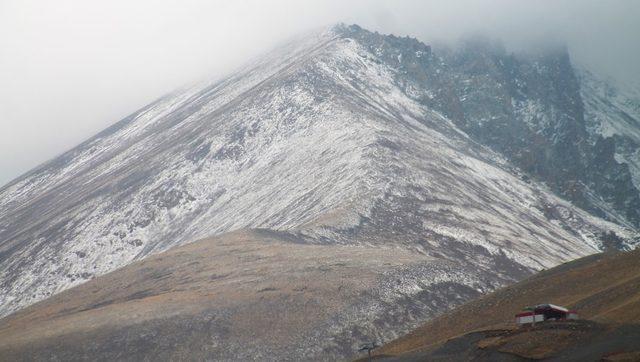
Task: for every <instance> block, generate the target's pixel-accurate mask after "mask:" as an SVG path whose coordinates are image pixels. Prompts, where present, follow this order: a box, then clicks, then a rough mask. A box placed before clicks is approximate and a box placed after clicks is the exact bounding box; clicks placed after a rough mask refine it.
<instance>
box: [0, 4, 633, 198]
mask: <svg viewBox="0 0 640 362" xmlns="http://www.w3.org/2000/svg"><path fill="white" fill-rule="evenodd" d="M638 19H640V2H637V1H606V2H605V1H585V0H573V1H535V2H534V1H530V2H523V1H506V0H495V1H471V0H467V1H409V0H403V1H398V0H394V1H382V0H373V1H363V0H355V1H344V0H342V1H334V0H327V1H285V0H277V1H276V0H272V1H268V2H267V1H259V0H255V1H222V0H221V1H195V0H186V1H184V0H183V1H136V2H132V1H81V0H76V1H55V2H47V1H29V0H21V1H6V0H5V1H0V84H1V86H0V185H3V184H6V183H7V182H9V181H10V180H11V179H14V178H15V177H17V176H19V175H20V174H22V173H24V172H26V171H28V170H29V169H31V168H33V167H35V166H37V165H38V164H40V163H42V162H44V161H46V160H48V159H50V158H53V157H54V156H56V155H58V154H60V153H62V152H64V151H65V150H68V149H70V148H72V147H73V146H75V145H76V144H78V143H80V142H82V141H83V140H85V139H87V138H88V137H90V136H92V135H93V134H95V133H97V132H98V131H100V130H102V129H103V128H105V127H107V126H108V125H110V124H112V123H115V122H116V121H118V120H120V119H122V118H124V117H125V116H127V115H128V114H130V113H131V112H133V111H135V110H136V109H138V108H140V107H142V106H144V105H145V104H147V103H149V102H150V101H152V100H154V99H156V98H157V97H159V96H162V95H163V94H165V93H168V92H169V91H171V90H173V89H175V88H177V87H179V86H182V85H184V84H187V83H190V82H193V81H196V80H199V79H207V78H218V77H221V76H223V75H225V74H227V73H229V72H230V71H232V70H233V69H234V68H235V67H237V66H238V65H240V64H242V63H243V62H245V61H246V60H248V59H249V58H251V57H253V56H256V55H258V54H260V53H262V52H264V51H267V50H268V49H269V48H271V47H273V46H274V45H275V44H276V43H278V42H281V41H283V40H285V39H286V38H288V37H291V36H294V35H296V34H298V33H301V32H304V31H307V30H310V29H313V28H319V27H322V26H329V25H331V24H333V23H337V22H344V23H348V24H349V23H357V24H359V25H361V26H362V27H364V28H366V29H369V30H375V31H379V32H381V33H393V34H396V35H402V36H404V35H409V36H413V37H416V38H418V39H420V40H422V41H424V42H425V43H431V42H455V41H456V40H457V39H459V38H460V37H462V36H466V35H469V34H475V33H481V34H484V35H487V36H489V37H492V38H498V39H501V40H502V41H503V42H504V43H505V45H506V47H507V49H508V50H512V51H520V50H525V49H527V48H528V47H529V46H530V44H533V43H536V44H539V43H540V42H541V41H542V42H544V41H549V42H565V43H566V44H567V46H568V48H569V50H570V52H571V55H572V57H573V59H574V61H576V62H578V63H581V64H584V65H586V66H588V67H590V68H591V69H593V70H595V71H597V72H599V73H601V74H603V75H606V76H610V77H613V78H614V79H616V80H618V81H620V82H625V83H640V61H638V60H639V59H640V41H638V35H639V34H640V22H638Z"/></svg>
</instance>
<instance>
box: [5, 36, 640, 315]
mask: <svg viewBox="0 0 640 362" xmlns="http://www.w3.org/2000/svg"><path fill="white" fill-rule="evenodd" d="M417 52H421V53H420V54H418V53H417ZM422 52H423V50H417V51H416V56H418V55H419V56H423V53H422ZM425 56H426V55H425ZM397 61H398V62H402V58H400V57H398V58H397ZM402 89H405V88H404V87H400V86H399V85H398V69H397V68H396V67H394V66H393V65H392V64H389V63H388V62H387V61H385V59H382V58H381V55H380V54H377V52H376V51H372V50H371V49H370V48H368V47H366V46H363V44H361V43H360V42H358V41H356V40H354V39H352V38H350V37H348V36H344V35H343V34H342V33H341V32H340V30H339V29H338V30H336V29H333V30H329V31H325V32H322V33H317V34H313V35H308V36H306V37H303V38H301V39H297V40H295V41H293V42H291V43H289V44H287V45H284V46H282V47H281V48H279V49H277V50H275V51H274V52H272V53H270V54H268V55H266V56H265V57H264V58H261V59H259V60H257V61H255V62H253V63H251V64H250V65H248V66H245V67H244V68H242V69H240V70H239V71H238V72H236V73H234V74H233V75H231V76H230V77H228V78H225V79H223V80H221V81H218V82H209V83H202V84H198V85H195V86H193V87H189V88H187V89H183V90H179V91H177V92H174V93H172V94H170V95H168V96H166V97H163V98H162V99H160V100H158V101H156V102H154V103H153V104H151V105H149V106H147V107H145V108H144V109H142V110H140V111H139V112H137V113H135V114H134V115H132V116H131V117H129V118H127V119H125V120H123V121H121V122H120V123H118V124H116V125H114V126H113V127H111V128H109V129H107V130H105V131H104V132H102V133H100V134H99V135H97V136H96V137H95V138H93V139H91V140H89V141H87V142H85V143H84V144H82V145H80V146H78V147H77V148H75V149H73V150H71V151H69V152H68V153H66V154H64V155H62V156H60V157H58V158H56V159H54V160H52V161H51V162H49V163H47V164H45V165H43V166H41V167H39V168H37V169H35V170H34V171H32V172H30V173H28V174H26V175H25V176H23V177H21V178H20V179H18V180H16V181H14V182H13V183H11V184H9V185H7V186H6V187H4V188H3V189H2V190H0V263H1V264H0V289H1V291H2V292H1V293H0V315H6V314H9V313H11V312H12V311H15V310H17V309H19V308H21V307H24V306H26V305H29V304H32V303H34V302H36V301H39V300H41V299H43V298H46V297H47V296H50V295H52V294H54V293H56V292H59V291H61V290H64V289H67V288H69V287H71V286H74V285H77V284H80V283H82V282H84V281H86V280H88V279H91V278H92V277H94V276H96V275H101V274H104V273H106V272H109V271H111V270H114V269H116V268H118V267H121V266H123V265H126V264H128V263H130V262H131V261H133V260H136V259H140V258H143V257H145V256H147V255H149V254H151V253H156V252H159V251H162V250H166V249H167V248H170V247H172V246H175V245H179V244H183V243H186V242H189V241H193V240H195V239H197V238H201V237H204V236H208V235H214V234H220V233H224V232H227V231H231V230H237V229H240V228H247V227H251V228H268V229H275V230H286V231H290V232H291V233H295V234H296V235H299V236H300V237H302V238H303V239H304V240H305V241H306V242H309V243H324V244H331V243H336V244H338V243H339V244H358V245H364V246H368V247H376V245H382V244H385V245H393V246H397V247H401V248H405V249H409V250H413V251H415V252H416V253H419V254H424V255H425V257H427V256H428V257H436V258H440V259H446V260H449V261H453V262H458V263H460V264H461V265H467V264H468V265H471V266H473V268H469V269H465V270H482V271H484V272H485V273H486V275H488V276H491V275H494V274H495V275H494V276H493V277H492V278H493V279H491V280H493V281H494V283H495V284H494V285H493V286H492V287H498V286H500V285H502V284H503V283H504V282H505V281H508V280H514V279H515V278H518V277H521V276H523V275H526V273H529V272H531V271H532V270H537V269H541V268H547V267H550V266H553V265H556V264H558V263H561V262H563V261H567V260H570V259H574V258H577V257H580V256H584V255H587V254H590V253H594V252H596V251H598V250H599V248H600V247H601V241H600V239H599V236H600V235H601V234H602V233H603V232H604V231H614V232H615V233H616V234H617V235H618V236H620V237H623V238H626V239H629V240H630V239H631V238H632V237H633V236H634V232H633V231H631V230H627V229H624V228H622V227H620V226H618V225H615V224H612V223H609V222H606V221H604V220H601V219H598V218H596V217H593V216H591V215H590V214H588V213H586V212H585V211H582V210H580V209H578V208H576V207H574V206H573V205H571V204H570V203H569V202H567V201H564V200H562V199H560V198H558V197H556V196H554V195H553V194H552V193H551V192H550V191H549V190H547V189H546V188H545V186H544V185H541V184H538V183H535V182H532V181H525V179H526V178H525V177H523V175H521V174H520V173H519V171H518V170H516V169H515V168H514V167H512V166H510V165H509V164H508V163H507V162H506V161H505V160H504V159H503V158H501V157H500V156H499V155H497V154H495V153H493V152H492V151H490V150H489V149H487V148H485V147H483V146H481V145H478V144H477V143H475V142H473V141H472V140H470V139H469V138H468V137H467V136H466V135H465V134H464V133H463V132H462V131H460V130H459V129H457V128H456V127H455V126H454V125H453V123H452V122H451V121H450V120H448V119H447V118H445V117H444V116H443V115H441V114H439V113H437V112H435V111H433V110H432V109H429V108H427V107H426V106H424V105H423V104H421V103H419V102H417V101H416V99H415V96H416V94H422V93H420V92H419V91H416V94H413V93H412V92H407V91H403V90H402ZM532 109H533V111H535V107H533V108H532ZM459 274H460V273H459V272H456V273H455V278H454V277H451V278H452V280H454V279H455V281H456V282H457V283H460V284H465V280H467V279H465V278H464V276H460V275H459ZM420 275H423V277H422V278H423V279H424V280H422V281H418V282H415V283H414V284H413V286H410V287H407V286H406V285H405V286H403V288H409V289H407V290H408V293H409V294H411V292H410V290H414V289H415V288H418V289H419V290H422V288H426V287H428V286H429V285H430V284H429V283H427V282H426V280H428V279H431V278H436V277H438V276H437V275H429V276H426V275H424V273H423V274H420ZM452 275H453V274H452ZM407 277H409V273H407ZM441 277H443V278H444V276H441ZM451 278H450V279H451ZM475 278H476V277H475V276H474V277H473V278H468V280H475ZM470 283H471V282H470ZM400 285H401V286H402V285H403V284H400ZM392 288H393V287H392ZM418 289H416V290H414V292H416V291H417V290H418Z"/></svg>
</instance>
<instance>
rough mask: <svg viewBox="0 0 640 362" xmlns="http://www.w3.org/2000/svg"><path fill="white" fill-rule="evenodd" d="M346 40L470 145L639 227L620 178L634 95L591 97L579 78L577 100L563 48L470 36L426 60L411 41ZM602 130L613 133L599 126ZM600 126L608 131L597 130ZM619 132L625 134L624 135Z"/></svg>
mask: <svg viewBox="0 0 640 362" xmlns="http://www.w3.org/2000/svg"><path fill="white" fill-rule="evenodd" d="M347 32H348V33H349V34H350V35H352V36H354V38H357V39H361V41H363V42H364V43H365V44H369V46H370V48H371V50H372V51H374V52H379V53H382V54H383V55H382V58H383V59H385V61H386V62H387V63H389V64H392V66H394V67H396V68H397V69H398V70H399V72H398V75H399V77H398V78H399V79H397V83H398V84H399V86H400V87H401V88H402V89H403V91H404V92H405V93H407V94H409V95H411V96H412V97H413V98H414V99H416V100H417V101H418V102H420V103H421V104H424V105H426V106H428V107H429V108H431V109H434V110H438V111H440V112H442V113H443V114H444V115H446V116H447V117H448V118H450V119H451V120H452V121H453V123H454V124H455V125H456V126H458V127H459V128H460V129H461V130H463V131H464V132H466V133H467V134H468V135H469V136H471V137H472V138H473V139H474V140H476V141H478V142H480V143H482V144H484V145H487V146H489V147H491V148H492V149H493V150H495V151H497V152H499V153H501V154H502V155H504V156H505V157H506V158H508V159H509V160H510V161H511V162H513V163H514V164H515V165H517V166H518V167H520V168H521V169H522V170H523V171H524V172H526V173H528V174H530V175H532V176H534V177H536V178H537V179H539V180H541V181H543V182H545V183H546V184H547V185H549V187H550V188H551V189H552V190H553V191H554V192H556V193H558V194H559V195H561V196H563V197H565V198H568V199H569V200H571V201H573V202H574V203H575V204H576V205H578V206H580V207H583V208H586V209H587V210H589V211H591V212H594V213H596V214H597V215H599V216H601V217H607V218H609V219H611V220H616V221H618V222H621V223H626V222H630V223H631V224H633V225H635V227H638V226H639V225H640V193H639V189H638V186H637V185H634V183H633V179H632V173H631V172H630V168H631V169H632V170H637V169H638V161H637V160H638V157H639V156H638V155H640V151H638V150H639V149H640V148H639V146H638V145H639V142H638V141H639V138H638V129H640V128H639V127H640V121H638V115H640V106H639V104H640V97H637V96H636V95H635V94H634V93H627V94H629V96H636V98H635V99H632V98H626V97H625V94H624V93H623V94H622V95H619V94H617V93H615V92H616V91H615V89H613V88H611V87H610V90H609V93H613V94H609V95H605V94H601V90H599V89H598V87H599V88H603V87H607V84H606V83H602V82H600V83H596V82H597V81H594V80H593V79H592V78H589V77H583V78H582V79H583V82H584V83H585V84H584V86H583V87H582V88H583V91H582V93H581V84H580V79H579V78H578V74H576V73H577V72H576V70H575V69H574V66H573V65H572V64H571V60H570V58H569V54H568V51H567V49H566V48H564V47H557V48H553V49H546V50H544V51H541V52H540V53H536V54H521V55H515V54H510V53H507V52H506V51H505V50H504V48H502V47H501V46H500V45H499V44H495V43H492V42H490V41H488V40H487V39H484V38H473V39H469V40H467V41H465V42H463V43H462V44H461V45H460V46H459V47H457V48H455V49H446V48H445V49H436V52H435V53H433V54H432V53H431V48H426V47H425V46H424V45H423V46H422V48H420V49H419V50H416V49H418V48H419V45H420V43H419V42H417V41H416V40H410V39H398V38H394V37H387V36H383V35H379V34H371V33H368V32H363V31H362V30H361V29H359V28H356V27H351V28H349V29H348V30H347ZM398 43H402V45H401V46H398V45H397V44H398ZM398 49H400V50H398ZM614 97H618V101H617V102H612V98H614ZM583 98H584V99H585V100H586V102H587V105H586V113H585V106H584V102H583ZM585 114H586V115H585ZM611 123H615V124H618V125H619V126H617V127H616V126H607V125H608V124H611ZM602 127H605V128H607V129H611V128H613V129H617V130H618V132H617V133H616V132H615V131H613V130H610V131H606V132H605V133H602V132H598V131H597V130H598V129H602ZM623 127H626V129H631V130H632V134H631V135H626V134H624V131H623V130H622V128H623ZM613 134H615V135H616V137H611V136H612V135H613ZM604 137H607V138H604ZM615 138H618V139H617V140H616V139H615ZM616 147H617V148H618V154H619V155H620V157H618V158H616V157H614V154H615V151H614V150H615V149H616ZM618 161H620V162H618ZM635 172H636V173H637V171H635Z"/></svg>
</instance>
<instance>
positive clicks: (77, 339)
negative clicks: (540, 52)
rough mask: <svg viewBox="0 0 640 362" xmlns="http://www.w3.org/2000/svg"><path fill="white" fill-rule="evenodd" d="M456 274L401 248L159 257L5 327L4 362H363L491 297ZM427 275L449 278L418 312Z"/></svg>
mask: <svg viewBox="0 0 640 362" xmlns="http://www.w3.org/2000/svg"><path fill="white" fill-rule="evenodd" d="M450 269H454V268H452V267H451V265H449V264H448V263H446V262H443V261H442V260H435V259H433V258H430V257H427V256H420V255H419V254H416V253H412V252H409V251H406V250H404V249H400V248H384V247H379V248H365V247H357V246H335V245H333V246H324V245H309V244H300V243H298V240H296V239H295V237H294V236H292V235H290V234H286V233H281V232H274V231H268V230H253V231H248V230H247V231H239V232H234V233H231V234H225V235H223V236H220V237H216V238H209V239H204V240H201V241H198V242H195V243H192V244H188V245H185V246H182V247H179V248H176V249H172V250H171V251H168V252H165V253H161V254H158V255H155V256H151V257H149V258H147V259H145V260H143V261H140V262H136V263H133V264H131V265H129V266H127V267H125V268H122V269H120V270H118V271H116V272H113V273H110V274H107V275H104V276H102V277H98V278H96V279H94V280H92V281H90V282H88V283H86V284H83V285H81V286H78V287H75V288H72V289H70V290H67V291H65V292H62V293H60V294H58V295H56V296H54V297H51V298H49V299H47V300H45V301H42V302H40V303H37V304H35V305H33V306H30V307H28V308H26V309H23V310H21V311H19V312H17V313H15V314H13V315H11V316H9V317H6V318H4V319H2V320H0V341H2V343H0V360H3V361H10V360H23V359H26V360H33V359H35V360H40V359H47V360H50V359H58V360H77V359H91V360H96V359H97V360H113V359H119V360H142V359H146V360H157V359H158V358H161V359H163V360H166V359H171V360H176V359H190V360H193V359H196V360H198V359H205V358H208V359H211V358H214V359H241V360H242V359H264V358H267V359H279V360H282V359H290V360H299V359H300V358H304V357H311V356H313V357H314V358H317V357H318V356H323V358H327V357H332V358H337V357H338V356H345V355H347V356H348V355H354V353H355V351H356V348H357V345H358V343H360V342H361V341H362V340H366V339H367V338H368V337H367V334H368V333H369V332H371V331H373V330H376V329H380V330H384V329H391V330H393V329H395V328H397V326H398V325H402V324H404V323H407V320H410V319H411V318H413V317H421V318H426V317H427V316H428V314H429V313H430V312H429V311H430V308H429V305H431V304H434V303H436V304H438V303H443V302H444V301H446V300H452V301H453V303H454V304H456V303H460V302H461V301H462V299H468V298H470V297H474V296H477V295H478V294H479V292H478V291H475V290H473V289H470V288H464V287H463V286H461V285H458V284H454V283H452V281H454V280H455V278H456V275H462V276H464V274H467V273H468V274H473V273H472V272H471V271H464V270H460V271H459V272H457V273H458V274H456V272H455V271H452V270H450ZM455 269H457V268H455ZM407 270H411V273H412V274H411V275H408V274H409V272H408V271H407ZM424 273H435V274H440V275H441V276H440V277H439V278H437V279H439V280H433V282H432V288H431V292H430V293H424V294H423V296H422V297H421V298H417V299H414V300H413V301H412V303H411V305H407V303H405V302H404V301H405V299H406V297H404V295H405V293H404V292H403V288H409V289H411V288H415V287H416V286H412V285H411V279H412V276H413V278H414V279H415V281H420V280H424V279H425V278H426V277H425V275H422V274H424ZM447 275H448V277H447ZM400 278H402V281H403V284H399V282H400ZM447 278H448V279H447ZM466 278H468V277H466ZM482 283H483V282H482V280H478V282H477V285H478V286H479V287H482ZM421 286H422V287H425V285H423V284H421ZM485 287H486V286H485ZM456 301H457V302H456ZM275 356H278V357H275Z"/></svg>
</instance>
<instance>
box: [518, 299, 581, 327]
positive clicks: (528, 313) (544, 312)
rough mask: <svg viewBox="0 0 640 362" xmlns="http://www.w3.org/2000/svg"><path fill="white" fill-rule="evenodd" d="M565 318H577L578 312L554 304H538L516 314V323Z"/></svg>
mask: <svg viewBox="0 0 640 362" xmlns="http://www.w3.org/2000/svg"><path fill="white" fill-rule="evenodd" d="M567 319H578V312H576V311H574V310H569V309H567V308H565V307H561V306H559V305H555V304H538V305H536V306H535V307H528V308H525V311H523V312H522V313H518V314H516V324H518V325H525V324H536V323H538V322H544V321H555V320H567Z"/></svg>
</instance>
